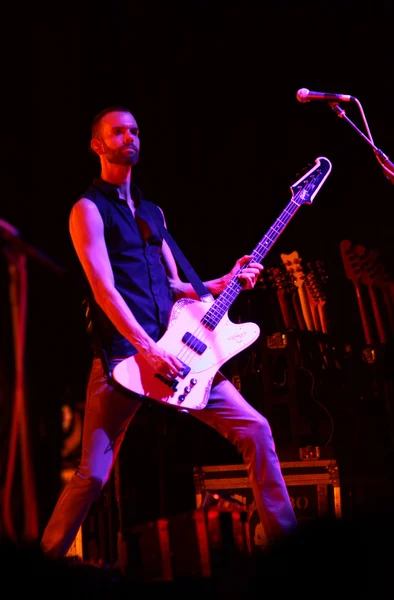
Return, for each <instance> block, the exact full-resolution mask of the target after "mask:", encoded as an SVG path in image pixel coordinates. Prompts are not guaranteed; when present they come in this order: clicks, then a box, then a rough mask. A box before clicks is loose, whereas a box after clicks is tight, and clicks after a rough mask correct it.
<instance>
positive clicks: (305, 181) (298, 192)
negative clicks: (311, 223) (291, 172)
mask: <svg viewBox="0 0 394 600" xmlns="http://www.w3.org/2000/svg"><path fill="white" fill-rule="evenodd" d="M331 168H332V165H331V162H330V161H329V160H328V158H325V157H324V156H319V157H318V158H317V159H316V160H315V165H314V166H313V167H312V168H311V169H309V171H307V172H306V173H304V175H302V176H301V177H300V178H299V179H298V180H297V181H296V182H295V183H294V184H293V185H292V186H291V187H290V189H291V192H292V195H293V201H294V202H295V203H296V204H297V205H298V206H300V205H301V204H312V202H313V199H314V198H315V196H316V194H317V192H318V191H319V190H320V188H321V187H322V185H323V183H324V182H325V180H326V179H327V177H328V176H329V174H330V172H331Z"/></svg>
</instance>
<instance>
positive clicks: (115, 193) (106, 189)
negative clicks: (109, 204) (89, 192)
mask: <svg viewBox="0 0 394 600" xmlns="http://www.w3.org/2000/svg"><path fill="white" fill-rule="evenodd" d="M93 185H94V186H95V187H97V188H98V189H99V190H100V191H101V192H102V193H103V194H104V195H105V196H107V197H108V198H112V199H113V200H116V201H117V202H124V200H122V199H121V198H119V186H118V185H116V184H114V183H109V182H108V181H104V179H101V178H100V177H96V178H95V179H94V180H93ZM130 191H131V195H132V197H133V201H134V205H135V206H136V207H137V206H138V205H139V204H140V203H141V201H142V193H141V190H140V189H139V187H138V186H136V185H135V184H134V183H133V182H131V183H130Z"/></svg>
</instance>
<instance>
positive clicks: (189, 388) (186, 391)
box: [184, 385, 192, 394]
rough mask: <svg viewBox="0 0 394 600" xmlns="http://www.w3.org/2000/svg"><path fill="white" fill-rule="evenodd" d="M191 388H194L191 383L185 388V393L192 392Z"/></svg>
mask: <svg viewBox="0 0 394 600" xmlns="http://www.w3.org/2000/svg"><path fill="white" fill-rule="evenodd" d="M191 389H192V388H191V387H190V385H187V386H186V387H185V390H184V392H185V394H189V392H190V390H191Z"/></svg>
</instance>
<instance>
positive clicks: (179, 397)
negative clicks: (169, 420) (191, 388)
mask: <svg viewBox="0 0 394 600" xmlns="http://www.w3.org/2000/svg"><path fill="white" fill-rule="evenodd" d="M185 400H186V396H185V395H184V394H181V395H180V396H178V402H179V404H180V403H181V402H184V401H185Z"/></svg>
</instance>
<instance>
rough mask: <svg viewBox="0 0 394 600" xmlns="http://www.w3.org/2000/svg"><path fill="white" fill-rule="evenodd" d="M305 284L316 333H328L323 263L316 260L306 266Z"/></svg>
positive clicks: (328, 324)
mask: <svg viewBox="0 0 394 600" xmlns="http://www.w3.org/2000/svg"><path fill="white" fill-rule="evenodd" d="M307 269H308V271H307V274H306V277H305V283H306V286H307V291H308V296H309V303H310V307H311V311H312V316H313V321H314V323H315V329H316V331H320V332H321V333H329V331H330V329H331V327H330V323H329V318H328V314H327V291H326V281H327V273H326V271H325V268H324V264H323V261H321V260H316V261H314V262H309V263H308V265H307Z"/></svg>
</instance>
